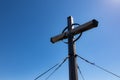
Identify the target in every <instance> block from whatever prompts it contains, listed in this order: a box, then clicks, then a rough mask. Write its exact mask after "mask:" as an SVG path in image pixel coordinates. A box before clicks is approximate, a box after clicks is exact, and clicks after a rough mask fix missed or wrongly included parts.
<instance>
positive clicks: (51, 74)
mask: <svg viewBox="0 0 120 80" xmlns="http://www.w3.org/2000/svg"><path fill="white" fill-rule="evenodd" d="M67 59H68V57H66V58H65V59H64V60H63V61H62V62H61V64H59V65H58V67H57V68H55V70H54V71H53V72H52V73H51V74H50V75H49V76H48V77H47V78H46V79H45V80H48V79H49V78H50V77H51V76H52V75H53V74H54V73H55V72H56V71H57V70H58V69H59V68H60V67H61V66H62V64H63V63H64V62H65V61H66V60H67Z"/></svg>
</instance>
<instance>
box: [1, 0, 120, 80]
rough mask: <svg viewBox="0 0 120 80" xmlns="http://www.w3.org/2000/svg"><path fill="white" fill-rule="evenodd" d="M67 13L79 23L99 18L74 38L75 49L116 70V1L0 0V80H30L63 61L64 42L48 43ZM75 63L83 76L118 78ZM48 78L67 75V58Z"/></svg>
mask: <svg viewBox="0 0 120 80" xmlns="http://www.w3.org/2000/svg"><path fill="white" fill-rule="evenodd" d="M68 16H73V18H74V22H76V23H80V24H83V23H85V22H87V21H90V20H91V19H97V20H98V21H99V26H98V27H97V28H95V29H92V30H90V31H87V32H85V33H83V35H82V37H81V39H79V40H78V41H77V43H76V52H77V53H78V54H79V55H81V56H83V57H85V58H86V59H88V60H90V61H92V62H95V63H96V64H98V65H100V66H102V67H104V68H106V69H108V70H110V71H112V72H114V73H116V74H118V75H120V71H119V70H120V62H119V60H120V1H119V0H0V80H33V79H34V78H35V77H37V76H38V75H39V73H42V72H44V71H45V70H47V69H48V68H50V67H51V66H53V65H54V64H56V63H58V62H60V61H61V60H63V59H64V58H65V57H66V56H67V53H68V50H67V45H66V44H64V43H63V42H58V43H56V44H52V43H51V42H50V37H52V36H54V35H57V34H59V33H61V32H62V30H63V29H64V28H65V27H66V26H67V17H68ZM78 64H79V65H80V68H81V70H82V72H83V75H84V77H85V79H86V80H119V79H118V78H116V77H114V76H112V75H111V74H108V73H106V72H104V71H101V70H99V69H97V68H95V67H94V66H91V65H89V64H87V63H85V62H83V61H81V60H80V59H78ZM46 76H47V75H46ZM46 76H43V77H42V78H40V79H39V80H44V79H45V77H46ZM49 80H68V62H66V63H65V64H64V65H63V66H62V67H61V68H60V69H59V70H58V71H57V72H56V73H55V74H54V75H53V76H52V77H51V78H50V79H49ZM79 80H81V78H80V75H79Z"/></svg>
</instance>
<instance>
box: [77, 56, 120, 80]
mask: <svg viewBox="0 0 120 80" xmlns="http://www.w3.org/2000/svg"><path fill="white" fill-rule="evenodd" d="M77 56H78V57H79V58H80V59H82V60H84V61H85V62H87V63H89V64H91V65H93V66H95V67H97V68H99V69H101V70H103V71H105V72H107V73H109V74H112V75H114V76H116V77H118V78H120V76H119V75H117V74H115V73H113V72H111V71H109V70H107V69H104V68H103V67H100V66H98V65H96V64H95V63H92V62H90V61H88V60H86V59H84V58H83V57H81V56H79V55H77Z"/></svg>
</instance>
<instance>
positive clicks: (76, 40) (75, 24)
mask: <svg viewBox="0 0 120 80" xmlns="http://www.w3.org/2000/svg"><path fill="white" fill-rule="evenodd" d="M74 25H80V24H78V23H74V24H72V26H74ZM67 29H68V26H67V27H65V28H64V29H63V31H62V33H64V32H65V31H66V30H67ZM81 36H82V32H81V33H80V34H79V36H78V37H77V38H76V39H74V40H73V43H74V42H76V41H77V40H78V39H80V37H81ZM62 41H63V40H62ZM63 42H64V43H65V44H68V42H65V41H63Z"/></svg>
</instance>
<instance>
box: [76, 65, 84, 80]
mask: <svg viewBox="0 0 120 80" xmlns="http://www.w3.org/2000/svg"><path fill="white" fill-rule="evenodd" d="M77 68H78V71H79V73H80V75H81V77H82V79H83V80H85V78H84V76H83V74H82V72H81V70H80V67H79V66H78V65H77Z"/></svg>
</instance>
